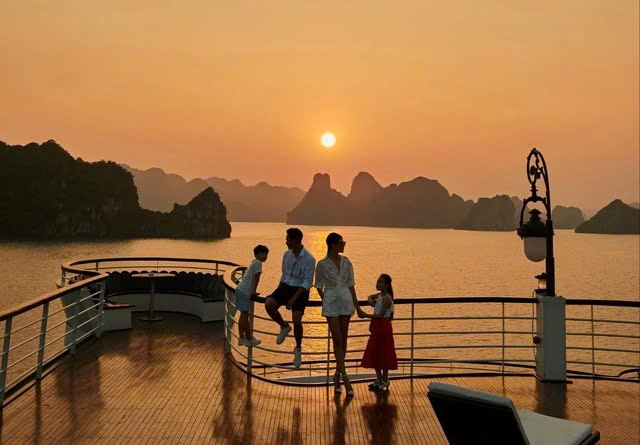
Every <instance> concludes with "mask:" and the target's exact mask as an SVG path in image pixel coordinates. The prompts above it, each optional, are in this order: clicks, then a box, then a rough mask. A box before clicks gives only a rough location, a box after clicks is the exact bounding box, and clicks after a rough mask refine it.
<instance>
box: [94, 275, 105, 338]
mask: <svg viewBox="0 0 640 445" xmlns="http://www.w3.org/2000/svg"><path fill="white" fill-rule="evenodd" d="M99 286H100V296H99V297H98V298H99V299H100V300H99V304H98V315H99V317H98V328H97V329H96V337H97V338H100V336H101V335H102V329H103V327H104V294H105V291H106V287H107V283H106V281H103V282H102V283H100V284H99Z"/></svg>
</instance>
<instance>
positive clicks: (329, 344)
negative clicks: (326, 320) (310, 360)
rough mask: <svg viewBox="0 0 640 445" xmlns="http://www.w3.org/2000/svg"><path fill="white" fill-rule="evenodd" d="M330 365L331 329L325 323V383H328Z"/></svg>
mask: <svg viewBox="0 0 640 445" xmlns="http://www.w3.org/2000/svg"><path fill="white" fill-rule="evenodd" d="M330 367H331V329H329V324H327V385H328V384H329V368H330Z"/></svg>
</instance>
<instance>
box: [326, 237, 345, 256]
mask: <svg viewBox="0 0 640 445" xmlns="http://www.w3.org/2000/svg"><path fill="white" fill-rule="evenodd" d="M341 239H342V235H340V234H339V233H336V232H331V233H330V234H329V235H327V255H328V254H329V252H330V251H331V246H333V245H334V244H337V243H339V242H340V240H341Z"/></svg>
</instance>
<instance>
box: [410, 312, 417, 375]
mask: <svg viewBox="0 0 640 445" xmlns="http://www.w3.org/2000/svg"><path fill="white" fill-rule="evenodd" d="M415 307H416V305H415V303H411V371H410V372H409V374H410V375H411V377H412V378H413V335H414V329H413V328H414V324H415Z"/></svg>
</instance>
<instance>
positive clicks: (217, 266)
mask: <svg viewBox="0 0 640 445" xmlns="http://www.w3.org/2000/svg"><path fill="white" fill-rule="evenodd" d="M216 275H218V263H216Z"/></svg>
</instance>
